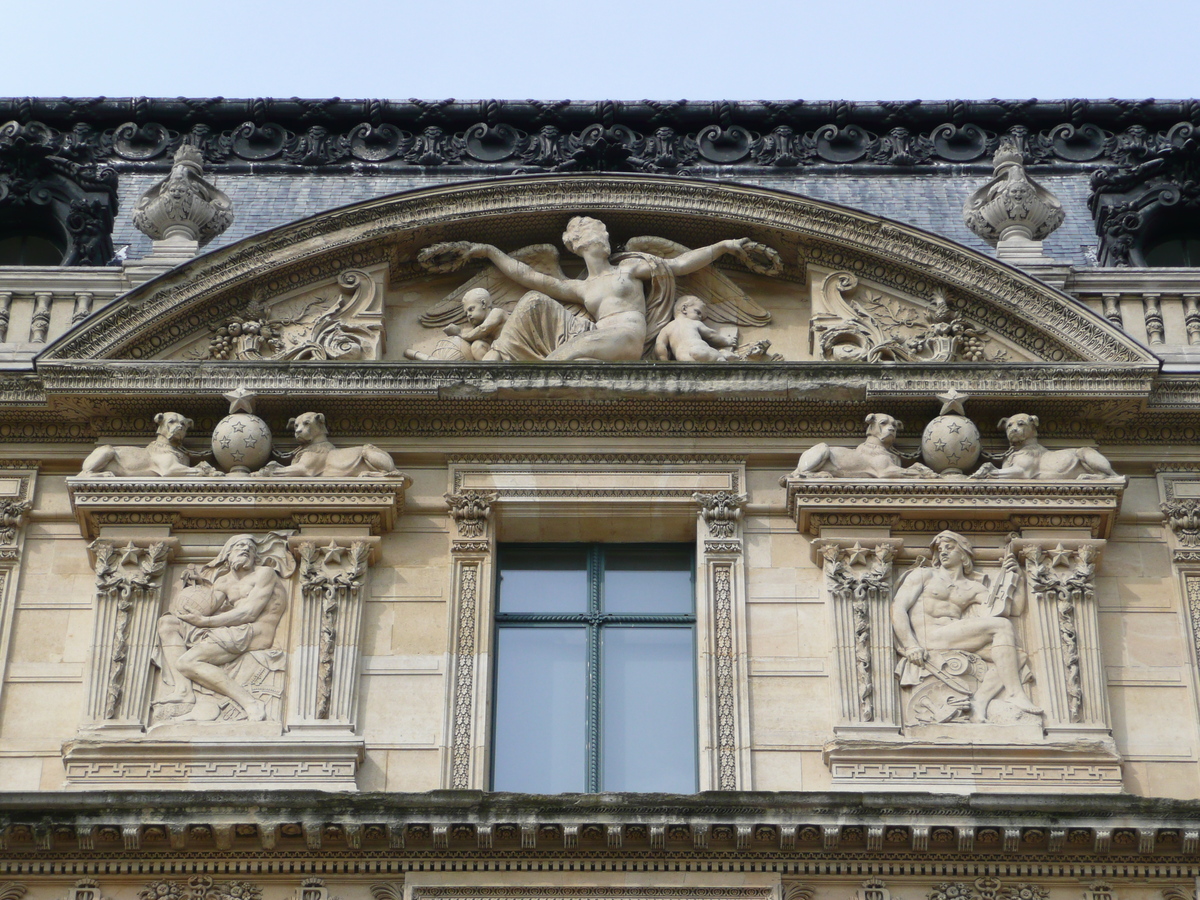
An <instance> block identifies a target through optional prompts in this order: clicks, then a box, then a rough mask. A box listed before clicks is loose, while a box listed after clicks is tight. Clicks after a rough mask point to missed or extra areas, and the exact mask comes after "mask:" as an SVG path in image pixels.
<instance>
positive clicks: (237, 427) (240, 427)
mask: <svg viewBox="0 0 1200 900" xmlns="http://www.w3.org/2000/svg"><path fill="white" fill-rule="evenodd" d="M229 430H230V431H239V432H241V431H245V430H246V423H245V422H234V423H233V424H232V425H230V426H229Z"/></svg>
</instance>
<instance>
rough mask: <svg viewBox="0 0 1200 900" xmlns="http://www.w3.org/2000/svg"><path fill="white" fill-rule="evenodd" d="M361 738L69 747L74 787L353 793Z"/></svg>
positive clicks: (81, 742) (65, 757)
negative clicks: (288, 790) (294, 790)
mask: <svg viewBox="0 0 1200 900" xmlns="http://www.w3.org/2000/svg"><path fill="white" fill-rule="evenodd" d="M363 755H364V744H363V741H362V739H361V738H352V739H347V740H328V739H326V740H286V739H278V740H274V741H255V742H254V743H253V744H248V743H246V742H245V741H244V740H241V739H233V740H229V741H215V740H201V739H192V738H188V739H181V740H153V739H150V738H146V739H142V740H136V739H135V740H128V741H122V742H120V743H117V742H113V741H95V740H87V739H81V740H75V741H70V742H68V743H67V744H65V745H63V766H64V767H65V768H66V770H67V782H66V783H67V787H68V788H85V789H88V790H95V789H104V788H111V789H114V790H129V789H138V788H141V789H156V790H179V791H190V790H197V789H204V790H239V789H246V788H270V789H272V790H274V789H278V788H292V789H308V790H324V791H353V790H356V789H357V785H356V782H355V775H356V774H357V771H358V766H359V764H360V763H361V762H362V760H363Z"/></svg>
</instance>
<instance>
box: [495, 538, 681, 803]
mask: <svg viewBox="0 0 1200 900" xmlns="http://www.w3.org/2000/svg"><path fill="white" fill-rule="evenodd" d="M655 547H662V548H669V551H668V552H674V553H678V554H686V556H687V559H688V561H689V565H690V571H689V573H688V574H689V587H688V596H689V598H690V604H689V609H688V612H687V613H667V614H661V613H658V614H656V613H637V612H609V611H606V609H605V568H606V567H605V562H606V560H607V559H608V557H609V556H611V555H613V551H614V550H625V549H630V548H637V549H639V550H645V549H647V548H655ZM583 549H586V553H587V563H586V570H587V587H586V591H587V606H586V610H584V611H577V612H530V613H521V612H503V611H501V610H502V604H501V592H502V589H503V588H502V584H503V578H504V570H505V556H506V553H509V552H511V551H520V552H529V551H535V552H541V553H546V554H548V555H550V554H554V553H555V552H561V551H563V550H569V551H575V552H579V551H580V550H583ZM497 561H498V565H497V578H496V605H495V608H496V610H497V612H496V616H495V624H496V639H495V649H496V652H495V653H494V654H493V669H494V672H493V679H492V683H493V685H497V684H498V683H499V671H500V665H501V662H502V661H501V659H500V652H499V644H500V632H501V631H502V630H503V629H505V628H508V627H521V628H582V629H583V630H584V631H585V633H586V648H587V650H586V656H587V658H586V676H585V679H584V683H585V688H584V694H585V696H584V697H581V698H580V700H581V702H584V703H585V704H586V711H585V741H584V755H585V761H584V766H585V785H584V787H583V790H584V791H586V792H589V793H595V792H598V791H601V790H620V789H621V788H620V787H613V786H609V785H604V784H602V783H601V782H602V773H603V771H604V768H603V753H604V747H603V738H602V725H603V723H604V715H605V711H604V706H605V703H604V672H603V668H602V667H603V662H602V660H603V650H602V645H603V639H604V634H605V630H606V629H609V628H614V627H616V628H638V627H654V628H678V629H686V630H688V631H689V633H690V648H691V672H690V696H689V697H688V698H687V702H688V704H689V710H688V711H689V713H690V721H691V729H690V733H689V735H688V755H689V759H688V760H687V763H688V764H689V765H690V767H691V771H692V786H691V790H696V789H697V787H698V785H697V780H698V778H699V758H698V757H699V750H698V746H697V740H696V732H697V708H696V704H697V690H696V676H697V670H696V559H695V546H694V545H693V544H604V543H599V544H571V543H560V544H502V545H500V547H499V552H498V554H497ZM674 571H678V570H674ZM501 709H502V703H501V702H499V698H496V702H493V704H492V711H493V721H492V729H491V732H492V735H493V741H492V760H491V761H492V766H491V769H492V782H493V789H495V790H507V789H510V788H508V787H507V786H505V785H504V784H497V783H496V775H497V773H496V750H497V736H498V734H499V729H498V727H497V716H498V715H502V714H503V713H502V711H501ZM681 762H682V760H681Z"/></svg>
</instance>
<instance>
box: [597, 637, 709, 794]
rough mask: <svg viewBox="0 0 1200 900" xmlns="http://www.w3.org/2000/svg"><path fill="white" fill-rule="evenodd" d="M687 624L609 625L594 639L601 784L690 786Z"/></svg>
mask: <svg viewBox="0 0 1200 900" xmlns="http://www.w3.org/2000/svg"><path fill="white" fill-rule="evenodd" d="M693 645H694V637H693V632H692V629H691V628H688V627H684V628H679V627H675V628H647V627H632V628H628V627H609V628H605V629H604V631H603V638H602V646H601V666H600V669H601V672H602V673H603V674H602V676H601V698H602V700H601V709H602V712H601V733H602V743H601V759H600V768H601V790H605V791H667V792H674V793H681V794H686V793H690V792H692V791H694V790H696V698H695V686H694V685H695V665H694V663H693V652H694V651H693Z"/></svg>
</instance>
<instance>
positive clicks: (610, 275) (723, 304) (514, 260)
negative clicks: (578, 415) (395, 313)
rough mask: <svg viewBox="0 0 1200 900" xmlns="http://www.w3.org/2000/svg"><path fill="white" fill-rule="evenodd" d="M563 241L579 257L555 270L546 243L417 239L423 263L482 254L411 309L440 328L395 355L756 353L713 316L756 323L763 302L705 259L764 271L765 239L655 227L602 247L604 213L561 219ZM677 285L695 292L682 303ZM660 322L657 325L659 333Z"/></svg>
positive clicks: (773, 265) (762, 352)
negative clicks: (686, 238) (690, 239)
mask: <svg viewBox="0 0 1200 900" xmlns="http://www.w3.org/2000/svg"><path fill="white" fill-rule="evenodd" d="M563 244H564V246H565V247H566V248H567V249H568V250H570V251H571V252H572V253H574V254H576V255H578V256H580V257H582V258H583V260H584V263H585V270H584V272H583V273H582V274H581V276H580V277H578V278H570V277H568V276H567V275H566V274H565V273H564V272H563V270H562V267H561V264H560V261H559V254H558V250H557V248H555V247H554V246H553V245H550V244H535V245H532V246H529V247H523V248H521V249H520V250H516V251H514V252H513V253H511V254H510V253H505V252H504V251H502V250H500V249H498V248H497V247H494V246H492V245H491V244H476V243H470V242H467V241H455V242H450V243H443V244H435V245H433V246H431V247H427V248H426V249H424V250H422V251H421V253H420V255H419V257H418V260H419V262H420V263H421V265H422V266H424V267H425V268H426V269H427V270H428V271H430V272H435V273H449V272H454V271H457V270H458V269H460V268H462V267H463V266H464V265H466V264H467V263H468V262H469V261H470V260H473V259H485V260H487V261H488V265H487V266H486V267H485V268H484V270H483V271H482V272H481V273H479V274H478V275H476V276H475V277H473V278H472V279H470V280H469V281H467V282H466V283H465V284H463V285H462V286H460V287H459V288H458V289H457V290H455V291H454V292H452V293H451V294H450V295H449V296H447V297H446V298H445V299H443V300H442V301H440V302H439V303H437V304H435V305H434V306H433V307H432V308H431V309H430V310H429V311H428V312H427V313H425V315H423V316H422V317H421V320H420V321H421V324H422V325H424V326H426V327H428V328H440V329H441V330H442V331H443V332H444V333H445V337H444V338H441V339H434V340H432V341H426V342H423V343H421V344H419V345H417V346H414V347H410V348H408V349H407V350H406V351H405V356H407V357H408V358H409V359H418V360H447V361H450V360H457V361H465V360H487V361H537V360H551V361H555V360H592V361H601V362H624V361H635V360H639V359H655V358H657V359H663V360H669V359H679V360H683V361H691V362H728V361H732V360H735V359H736V360H746V359H761V358H765V356H766V346H765V345H764V342H763V341H762V340H761V339H759V340H755V341H751V342H749V343H748V344H746V345H745V346H741V345H740V342H739V340H738V338H737V335H736V331H735V330H733V329H726V330H724V331H721V330H720V326H737V325H741V326H747V327H750V326H753V327H762V326H764V325H766V324H768V323H769V322H770V319H771V316H770V314H769V313H768V312H766V310H764V309H763V308H762V307H761V306H759V305H758V304H757V303H755V302H754V301H753V300H751V299H750V298H749V297H747V296H745V294H744V293H743V292H742V291H741V290H739V289H738V288H737V287H736V286H735V285H734V284H733V282H731V281H730V280H729V279H728V278H726V277H725V276H724V275H722V274H721V273H719V272H717V271H716V270H715V269H714V268H713V265H712V264H713V263H714V262H715V261H716V260H718V259H719V258H721V257H722V256H725V255H732V256H735V257H737V258H738V259H740V260H741V261H742V262H743V263H744V264H745V265H746V266H747V267H748V268H750V269H751V271H754V272H756V273H758V274H763V275H775V274H778V273H779V272H780V271H782V267H783V263H782V260H781V258H780V256H779V254H778V253H777V252H776V251H774V250H773V249H771V248H770V247H766V246H764V245H762V244H758V243H755V242H754V241H751V240H749V239H748V238H741V239H738V240H727V241H721V242H719V243H716V244H711V245H709V246H707V247H701V248H700V249H697V250H691V249H688V248H687V247H684V246H683V245H682V244H677V243H675V242H674V241H670V240H667V239H665V238H658V237H636V238H632V239H631V240H629V241H628V242H627V243H626V249H625V251H624V252H621V253H617V254H613V252H612V247H611V244H610V241H609V236H608V230H607V228H606V227H605V225H604V223H603V222H600V221H599V220H597V219H593V218H589V217H587V216H576V217H574V218H573V219H571V221H570V222H569V223H568V224H567V229H566V231H565V232H564V233H563ZM685 297H693V298H695V299H696V300H697V301H699V302H691V303H683V302H682V301H683V299H684V298H685ZM677 298H678V299H679V300H680V302H679V303H677V302H676V300H677ZM681 320H682V321H681ZM692 323H696V324H692ZM664 330H665V331H666V332H667V336H666V337H665V338H662V340H661V341H660V340H659V339H660V337H661V336H662V333H663V332H664Z"/></svg>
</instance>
